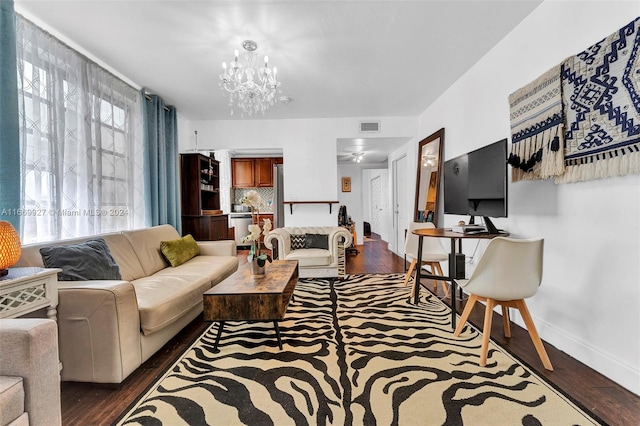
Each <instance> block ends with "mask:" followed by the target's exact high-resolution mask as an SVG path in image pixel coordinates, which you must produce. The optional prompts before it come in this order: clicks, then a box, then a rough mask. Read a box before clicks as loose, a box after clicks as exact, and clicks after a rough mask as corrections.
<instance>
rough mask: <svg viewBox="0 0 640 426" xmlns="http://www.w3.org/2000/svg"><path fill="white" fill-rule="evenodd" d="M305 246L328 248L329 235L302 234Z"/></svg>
mask: <svg viewBox="0 0 640 426" xmlns="http://www.w3.org/2000/svg"><path fill="white" fill-rule="evenodd" d="M304 239H305V248H308V249H310V248H319V249H325V250H329V236H328V235H327V234H304Z"/></svg>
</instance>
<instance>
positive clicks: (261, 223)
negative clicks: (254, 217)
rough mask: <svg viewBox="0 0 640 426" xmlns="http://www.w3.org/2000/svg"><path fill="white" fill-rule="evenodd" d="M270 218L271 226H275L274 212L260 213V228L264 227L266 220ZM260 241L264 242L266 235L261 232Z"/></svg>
mask: <svg viewBox="0 0 640 426" xmlns="http://www.w3.org/2000/svg"><path fill="white" fill-rule="evenodd" d="M265 219H269V220H270V221H271V227H273V214H271V213H263V214H261V215H260V223H259V225H260V229H264V228H263V226H264V220H265ZM260 242H261V243H264V235H262V234H260Z"/></svg>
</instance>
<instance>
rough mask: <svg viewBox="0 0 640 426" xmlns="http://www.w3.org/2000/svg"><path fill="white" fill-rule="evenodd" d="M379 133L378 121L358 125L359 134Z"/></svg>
mask: <svg viewBox="0 0 640 426" xmlns="http://www.w3.org/2000/svg"><path fill="white" fill-rule="evenodd" d="M379 131H380V122H379V121H370V122H361V123H360V132H379Z"/></svg>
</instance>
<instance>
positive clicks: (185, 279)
mask: <svg viewBox="0 0 640 426" xmlns="http://www.w3.org/2000/svg"><path fill="white" fill-rule="evenodd" d="M181 269H182V268H181V267H178V268H167V269H166V270H163V271H162V272H163V273H162V274H154V275H151V276H149V277H143V278H140V279H137V280H135V281H133V282H132V284H133V286H134V287H135V289H136V300H137V301H138V311H139V313H140V328H142V332H143V333H144V334H146V335H149V334H152V333H154V332H156V331H158V330H162V329H163V328H165V327H167V326H168V325H169V324H172V323H174V322H175V321H177V320H178V319H180V318H181V317H182V316H183V315H184V314H185V313H186V312H188V311H189V310H190V309H192V308H193V307H194V306H196V305H198V304H199V303H202V293H204V292H205V291H207V290H209V289H210V288H211V280H210V279H209V277H208V276H205V275H186V274H184V273H182V272H181Z"/></svg>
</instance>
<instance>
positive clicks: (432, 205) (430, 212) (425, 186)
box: [413, 129, 444, 227]
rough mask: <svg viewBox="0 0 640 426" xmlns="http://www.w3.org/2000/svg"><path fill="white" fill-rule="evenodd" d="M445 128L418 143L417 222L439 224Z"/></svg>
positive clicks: (415, 216) (415, 215)
mask: <svg viewBox="0 0 640 426" xmlns="http://www.w3.org/2000/svg"><path fill="white" fill-rule="evenodd" d="M443 144H444V129H440V130H438V131H437V132H435V133H434V134H432V135H430V136H428V137H426V138H425V139H423V140H422V141H420V144H418V175H417V178H416V204H415V206H416V210H415V214H414V217H413V220H414V221H415V222H433V224H434V225H435V226H436V227H437V226H438V223H437V222H438V199H439V193H440V175H441V173H442V145H443Z"/></svg>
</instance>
